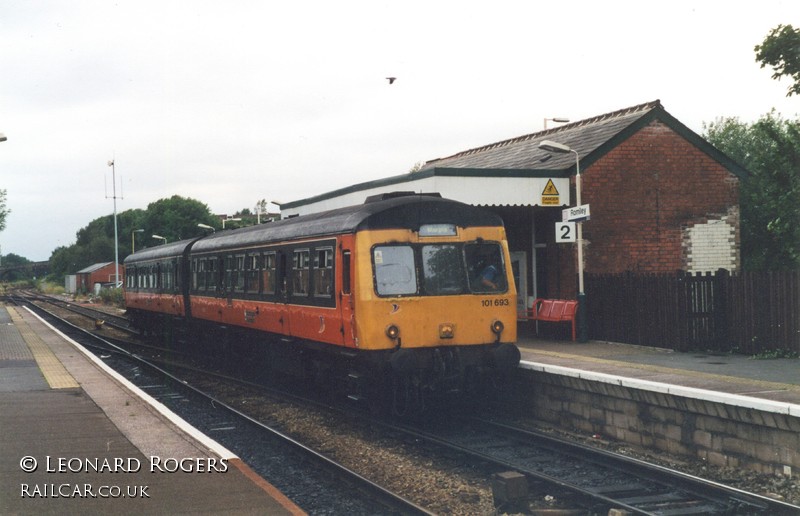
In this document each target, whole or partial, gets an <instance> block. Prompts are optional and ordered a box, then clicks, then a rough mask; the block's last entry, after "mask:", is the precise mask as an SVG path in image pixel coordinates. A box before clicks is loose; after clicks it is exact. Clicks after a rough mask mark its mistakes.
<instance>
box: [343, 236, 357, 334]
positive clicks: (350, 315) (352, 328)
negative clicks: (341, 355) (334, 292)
mask: <svg viewBox="0 0 800 516" xmlns="http://www.w3.org/2000/svg"><path fill="white" fill-rule="evenodd" d="M340 249H341V260H340V261H339V263H340V264H341V266H340V267H339V269H340V271H341V279H340V281H341V283H340V285H341V289H340V290H339V310H340V313H341V317H342V344H344V345H345V346H347V347H355V346H356V321H355V303H354V301H355V300H354V299H353V290H354V289H353V278H355V271H354V265H353V258H352V252H351V251H350V249H347V248H340Z"/></svg>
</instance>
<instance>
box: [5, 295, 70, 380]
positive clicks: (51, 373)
mask: <svg viewBox="0 0 800 516" xmlns="http://www.w3.org/2000/svg"><path fill="white" fill-rule="evenodd" d="M6 308H7V309H8V313H9V314H10V315H11V320H12V321H14V326H16V328H17V330H18V331H19V333H20V335H22V338H23V339H24V340H25V343H26V344H27V345H28V348H29V349H30V350H31V353H32V354H33V358H34V360H36V363H37V364H38V365H39V370H40V371H41V372H42V375H43V376H44V379H45V380H47V383H48V384H49V385H50V388H51V389H70V388H74V387H80V385H78V382H76V381H75V378H73V377H72V375H71V374H69V373H68V372H67V370H66V369H65V368H64V365H63V364H62V363H61V362H60V361H59V360H58V358H56V356H55V355H54V354H53V352H52V351H51V350H50V348H49V347H47V344H45V342H44V341H43V340H42V338H41V337H39V336H38V335H36V333H34V331H33V330H32V329H31V327H30V326H28V323H27V322H25V319H23V318H22V316H21V315H19V313H17V311H16V310H15V309H14V308H13V307H10V306H9V307H6Z"/></svg>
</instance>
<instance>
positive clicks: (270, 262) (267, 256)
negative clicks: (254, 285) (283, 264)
mask: <svg viewBox="0 0 800 516" xmlns="http://www.w3.org/2000/svg"><path fill="white" fill-rule="evenodd" d="M277 263H278V261H277V260H276V256H275V253H274V252H269V253H264V267H263V269H262V270H261V283H262V285H263V286H264V290H263V292H264V294H274V293H275V274H276V271H275V267H276V266H277Z"/></svg>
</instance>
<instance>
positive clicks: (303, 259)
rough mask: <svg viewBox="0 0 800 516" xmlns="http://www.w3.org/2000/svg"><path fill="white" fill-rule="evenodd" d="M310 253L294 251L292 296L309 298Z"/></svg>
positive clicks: (305, 250)
mask: <svg viewBox="0 0 800 516" xmlns="http://www.w3.org/2000/svg"><path fill="white" fill-rule="evenodd" d="M308 265H309V251H308V249H303V250H298V251H294V253H293V261H292V295H293V296H307V295H308V284H309V281H308V280H309V270H308V269H309V267H308Z"/></svg>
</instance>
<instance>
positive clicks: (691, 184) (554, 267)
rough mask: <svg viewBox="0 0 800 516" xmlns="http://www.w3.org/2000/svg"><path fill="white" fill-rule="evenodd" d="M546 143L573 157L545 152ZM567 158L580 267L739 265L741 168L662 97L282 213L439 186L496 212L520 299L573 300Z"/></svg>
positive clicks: (659, 269)
mask: <svg viewBox="0 0 800 516" xmlns="http://www.w3.org/2000/svg"><path fill="white" fill-rule="evenodd" d="M544 140H551V141H554V142H557V143H560V144H563V145H566V146H568V147H569V148H571V149H572V150H574V151H575V152H567V153H555V152H550V151H547V150H544V149H542V148H540V147H539V145H540V143H541V142H542V141H544ZM576 153H577V156H576ZM576 157H577V160H578V161H579V162H580V171H581V178H582V188H581V191H582V196H581V197H582V199H581V203H582V204H584V205H585V204H588V205H590V212H591V219H590V220H588V221H586V222H584V223H583V237H584V249H585V253H584V255H585V258H584V263H585V270H586V272H587V273H589V274H591V273H619V272H626V271H633V272H641V273H658V272H675V271H678V270H682V271H687V272H698V271H715V270H717V269H720V268H723V269H728V270H729V271H735V270H737V269H738V268H739V266H740V245H739V233H740V231H739V201H738V200H739V181H740V179H741V178H743V177H745V176H746V174H747V172H746V171H745V170H744V169H743V168H742V167H741V166H739V165H738V164H736V163H734V162H733V161H732V160H731V159H730V158H728V157H727V156H726V155H724V154H723V153H722V152H720V151H719V150H717V149H716V148H714V147H713V146H712V145H711V144H710V143H708V142H707V141H706V140H704V139H703V138H702V137H701V136H699V135H698V134H696V133H695V132H693V131H692V130H691V129H689V128H688V127H686V126H685V125H683V124H682V123H681V122H680V121H678V120H677V119H676V118H674V117H673V116H672V115H670V114H669V113H667V112H666V111H665V110H664V108H663V107H662V106H661V103H660V102H659V101H654V102H650V103H646V104H641V105H638V106H633V107H630V108H626V109H622V110H619V111H615V112H612V113H607V114H604V115H600V116H597V117H593V118H590V119H587V120H582V121H578V122H574V123H569V124H566V125H562V126H560V127H556V128H553V129H547V130H544V131H540V132H537V133H532V134H527V135H524V136H519V137H517V138H512V139H509V140H504V141H500V142H496V143H492V144H489V145H485V146H482V147H477V148H474V149H469V150H466V151H463V152H459V153H457V154H454V155H452V156H449V157H446V158H441V159H435V160H432V161H428V162H427V163H425V164H424V165H423V166H422V168H421V169H420V170H418V171H415V172H411V173H407V174H402V175H398V176H393V177H388V178H384V179H378V180H375V181H370V182H367V183H361V184H356V185H352V186H350V187H347V188H343V189H340V190H336V191H333V192H328V193H323V194H321V195H318V196H316V197H311V198H308V199H302V200H298V201H294V202H290V203H285V204H283V205H282V206H281V211H282V216H284V217H288V216H296V215H304V214H307V213H313V212H318V211H322V210H326V209H331V208H336V207H340V206H345V205H351V204H360V203H362V202H364V199H365V198H366V197H367V196H369V195H374V194H378V193H384V192H390V191H397V190H406V191H415V192H439V193H441V195H442V196H443V197H447V198H451V199H455V200H459V201H462V202H466V203H469V204H474V205H479V206H484V207H486V208H488V209H490V210H492V211H494V212H496V213H498V214H499V215H500V216H501V217H502V218H503V220H504V222H505V225H506V232H507V235H508V242H509V248H510V251H511V254H512V261H513V262H514V263H513V266H514V272H515V275H516V279H517V290H518V292H519V300H518V301H519V304H520V305H523V304H528V303H530V301H531V300H532V299H533V298H535V297H560V298H574V297H575V295H576V292H577V289H576V276H577V272H576V271H577V258H576V245H575V244H574V243H573V244H563V243H556V234H555V227H556V223H557V222H560V221H561V220H562V210H563V208H565V207H567V206H573V205H574V204H575V171H576V166H575V165H576Z"/></svg>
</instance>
